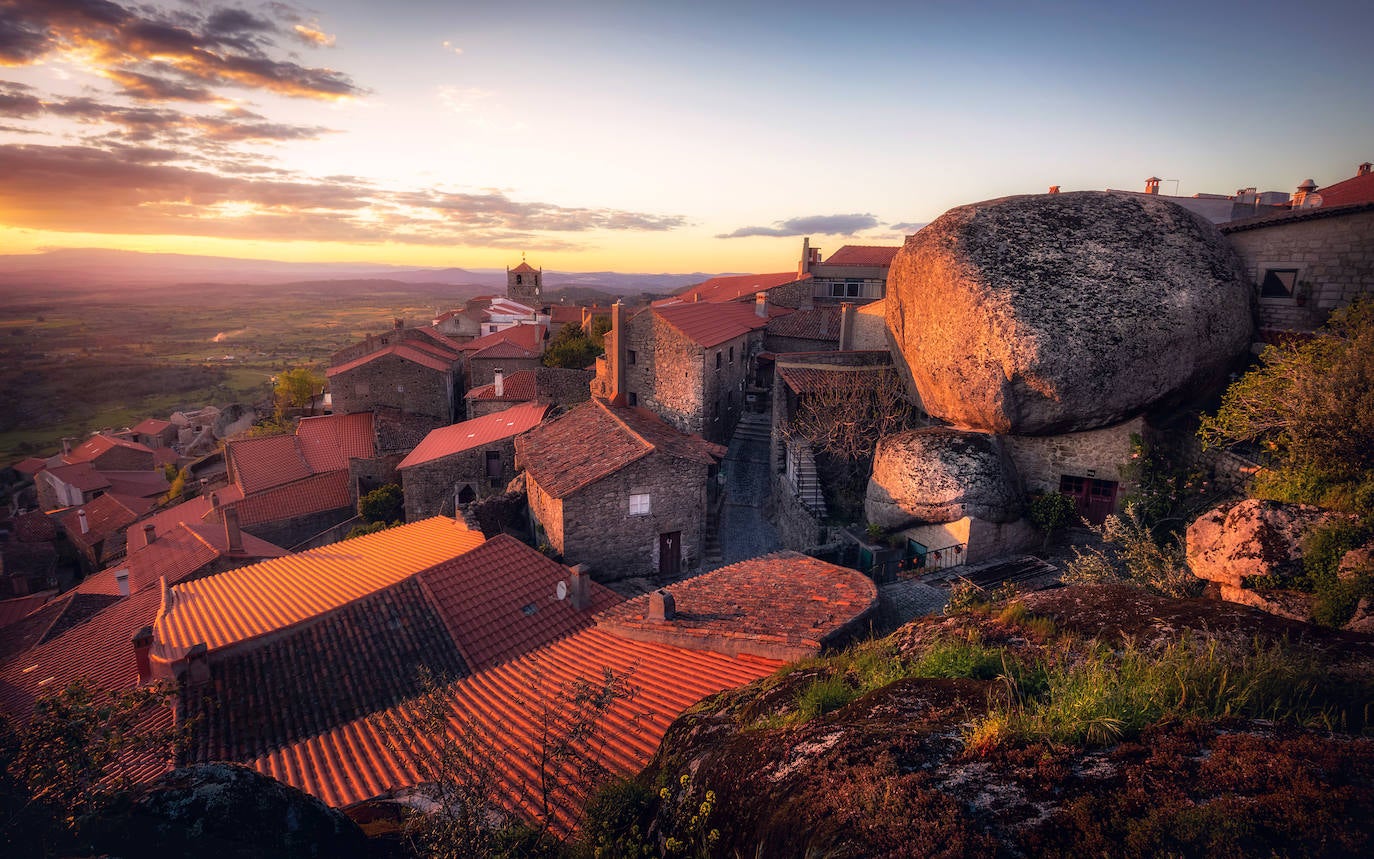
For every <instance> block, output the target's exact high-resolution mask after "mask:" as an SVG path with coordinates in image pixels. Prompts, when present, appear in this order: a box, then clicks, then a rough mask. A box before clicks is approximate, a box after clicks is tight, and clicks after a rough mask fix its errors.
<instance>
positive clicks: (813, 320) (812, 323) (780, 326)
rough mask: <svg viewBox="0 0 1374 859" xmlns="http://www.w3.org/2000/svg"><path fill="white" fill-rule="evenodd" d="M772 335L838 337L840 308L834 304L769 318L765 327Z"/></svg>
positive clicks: (819, 337)
mask: <svg viewBox="0 0 1374 859" xmlns="http://www.w3.org/2000/svg"><path fill="white" fill-rule="evenodd" d="M767 331H768V334H769V336H772V337H796V338H798V339H802V340H834V341H836V342H838V341H839V339H840V308H839V307H836V306H834V305H831V306H828V307H817V308H816V309H815V310H798V311H797V312H796V313H789V314H787V315H786V316H779V317H778V318H777V319H770V320H769V321H768V328H767Z"/></svg>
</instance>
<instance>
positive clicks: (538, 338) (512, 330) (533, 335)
mask: <svg viewBox="0 0 1374 859" xmlns="http://www.w3.org/2000/svg"><path fill="white" fill-rule="evenodd" d="M544 331H545V328H544V326H543V325H535V324H533V323H522V324H520V325H512V326H511V327H509V328H503V329H501V330H500V331H497V332H495V333H492V334H484V335H483V336H481V337H477V338H475V339H472V340H469V341H468V342H466V343H464V344H463V345H462V347H461V348H462V349H463V351H465V352H468V353H472V352H481V351H482V350H484V349H488V348H490V347H492V346H495V345H496V344H498V343H514V344H515V345H516V346H519V347H521V348H523V349H525V350H526V351H532V352H540V351H542V350H543V348H544Z"/></svg>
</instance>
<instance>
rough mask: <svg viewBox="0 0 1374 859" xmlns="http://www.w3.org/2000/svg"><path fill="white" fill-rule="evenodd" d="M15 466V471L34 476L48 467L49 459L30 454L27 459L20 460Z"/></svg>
mask: <svg viewBox="0 0 1374 859" xmlns="http://www.w3.org/2000/svg"><path fill="white" fill-rule="evenodd" d="M13 467H14V470H15V471H17V472H19V473H20V474H22V475H24V476H25V477H33V476H34V475H35V474H37V473H38V472H40V471H42V470H43V469H45V468H47V467H48V461H47V460H46V459H39V458H38V457H36V456H30V457H28V458H27V459H21V460H19V461H18V462H16V463H15V464H14V466H13Z"/></svg>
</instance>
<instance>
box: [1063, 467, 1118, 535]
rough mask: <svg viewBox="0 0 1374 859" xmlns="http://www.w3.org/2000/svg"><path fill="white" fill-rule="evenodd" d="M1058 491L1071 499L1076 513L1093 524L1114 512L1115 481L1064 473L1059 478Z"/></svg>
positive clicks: (1102, 520)
mask: <svg viewBox="0 0 1374 859" xmlns="http://www.w3.org/2000/svg"><path fill="white" fill-rule="evenodd" d="M1059 491H1060V493H1061V494H1064V495H1067V496H1069V497H1070V498H1072V499H1073V503H1074V508H1075V509H1076V510H1077V511H1078V515H1079V516H1082V517H1083V518H1084V519H1087V520H1088V521H1089V522H1091V523H1092V524H1094V525H1101V524H1102V523H1103V522H1105V521H1107V516H1108V515H1109V514H1111V513H1115V512H1116V492H1117V483H1116V481H1115V480H1095V479H1093V478H1091V477H1076V476H1074V475H1071V474H1065V475H1064V476H1063V477H1060V478H1059Z"/></svg>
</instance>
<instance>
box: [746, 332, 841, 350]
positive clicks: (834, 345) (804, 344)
mask: <svg viewBox="0 0 1374 859" xmlns="http://www.w3.org/2000/svg"><path fill="white" fill-rule="evenodd" d="M763 348H764V349H766V350H767V351H769V352H776V353H778V354H783V353H787V352H827V351H830V352H833V351H835V350H836V349H839V348H840V341H838V340H812V339H810V338H806V337H772V336H769V337H765V338H764V341H763Z"/></svg>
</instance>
